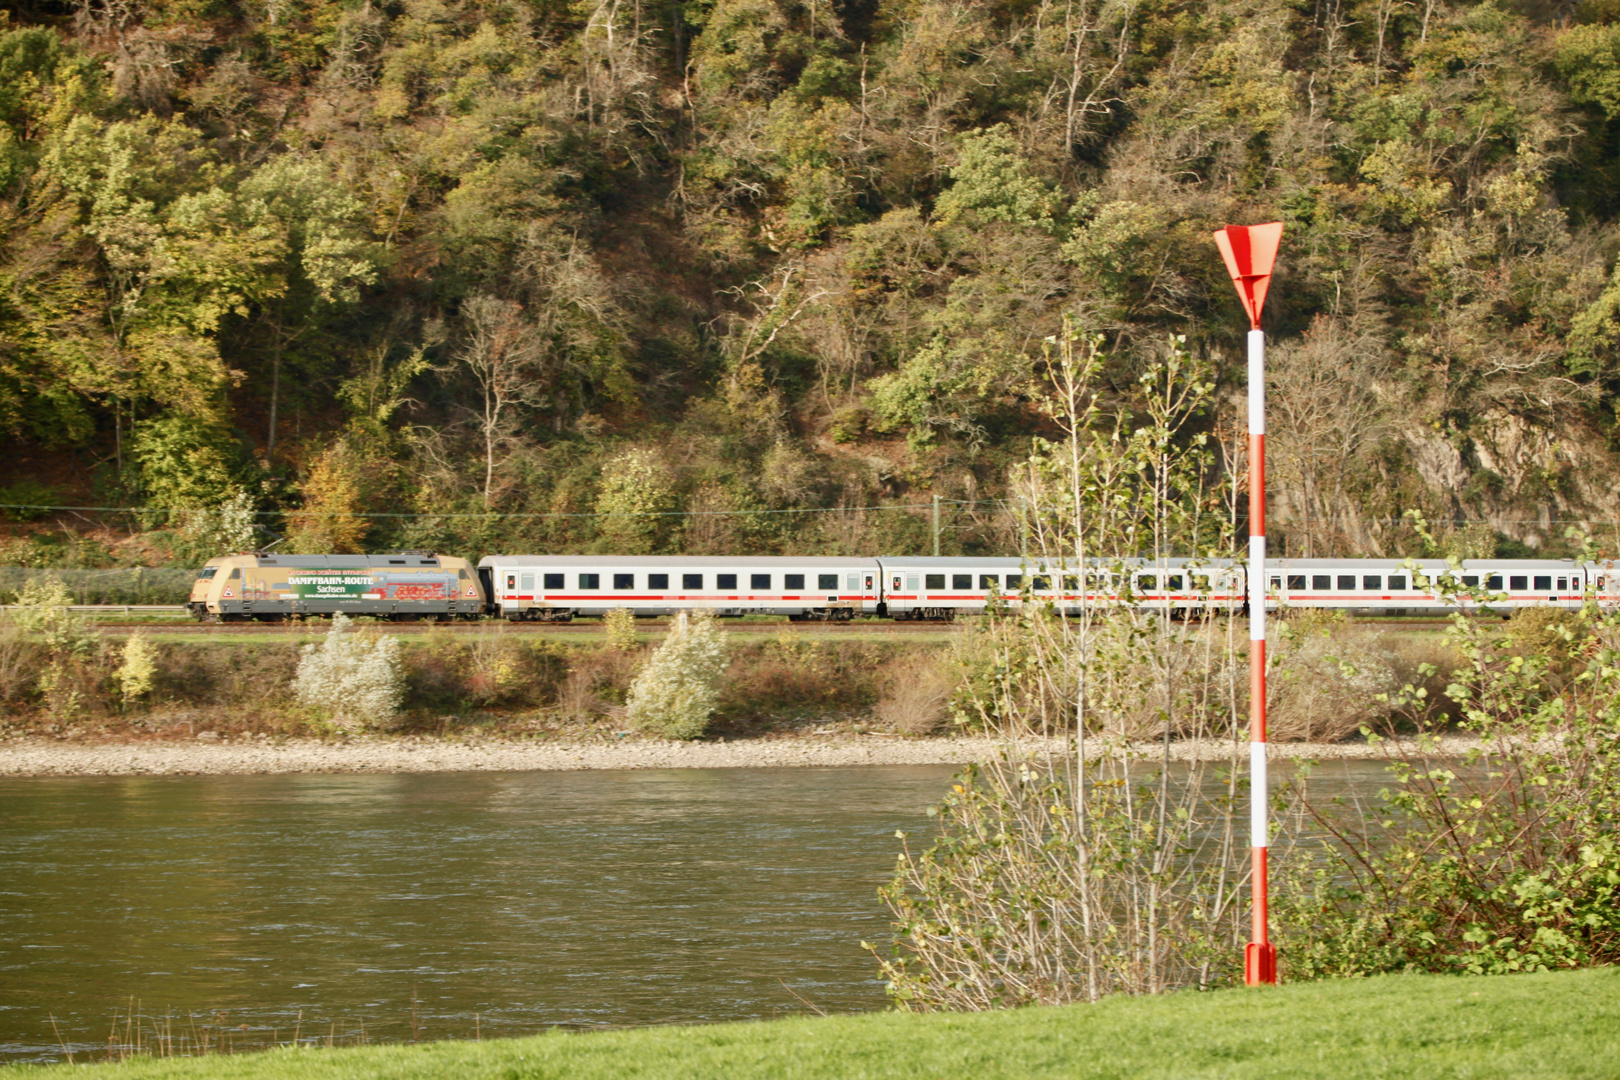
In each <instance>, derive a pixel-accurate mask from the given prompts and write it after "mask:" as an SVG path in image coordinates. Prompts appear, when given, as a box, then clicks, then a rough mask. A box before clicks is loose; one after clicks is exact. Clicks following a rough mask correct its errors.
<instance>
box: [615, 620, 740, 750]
mask: <svg viewBox="0 0 1620 1080" xmlns="http://www.w3.org/2000/svg"><path fill="white" fill-rule="evenodd" d="M725 665H726V641H725V636H724V635H723V634H722V633H721V632H720V628H719V627H718V626H717V625H715V621H714V619H713V618H712V617H711V616H709V615H707V614H703V613H699V614H697V615H687V614H686V613H685V612H682V613H681V614H679V615H677V616H675V619H674V621H673V622H672V623H671V624H670V628H669V634H668V635H667V636H666V637H665V638H664V641H663V643H662V644H661V645H659V646H658V649H657V650H656V651H655V652H654V653H653V654H652V656H651V657H649V658H648V660H647V663H646V664H645V665H644V666H643V667H642V669H641V671H640V673H639V674H637V675H636V678H635V681H634V682H633V683H631V685H630V698H629V701H628V702H626V709H625V717H626V719H627V720H628V721H629V722H630V724H631V726H632V727H635V728H636V729H637V730H640V731H649V732H652V733H654V734H658V735H663V736H666V737H668V738H671V739H695V738H697V737H698V736H700V735H702V734H703V733H704V731H706V730H707V729H708V726H709V718H710V717H711V716H713V715H714V709H715V705H716V704H717V703H718V701H719V698H720V680H721V676H722V675H723V674H724V672H725Z"/></svg>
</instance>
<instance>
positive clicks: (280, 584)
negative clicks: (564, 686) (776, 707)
mask: <svg viewBox="0 0 1620 1080" xmlns="http://www.w3.org/2000/svg"><path fill="white" fill-rule="evenodd" d="M1266 577H1267V580H1266V588H1265V592H1266V607H1267V609H1268V610H1282V609H1287V608H1333V609H1339V610H1344V611H1349V612H1355V613H1358V614H1386V615H1436V614H1445V613H1449V612H1455V611H1459V610H1462V611H1480V612H1487V611H1488V612H1495V613H1507V612H1510V611H1511V610H1513V609H1514V608H1520V607H1531V606H1546V605H1552V606H1557V607H1564V608H1578V607H1579V606H1580V605H1581V604H1583V603H1585V602H1586V600H1587V599H1588V598H1593V599H1596V600H1598V601H1600V602H1602V603H1604V604H1605V605H1613V604H1615V603H1616V602H1617V601H1620V579H1617V578H1616V575H1615V574H1614V572H1613V568H1612V567H1610V566H1608V565H1600V564H1596V563H1577V562H1573V561H1570V560H1557V559H1480V560H1470V561H1467V562H1463V563H1461V564H1459V565H1458V566H1456V567H1453V566H1451V565H1449V564H1447V563H1445V562H1443V561H1441V560H1437V559H1425V560H1416V561H1411V560H1408V561H1401V560H1394V559H1278V560H1275V561H1271V562H1268V563H1267V565H1266ZM1248 594H1249V582H1248V577H1247V572H1246V570H1245V568H1244V567H1243V565H1242V564H1240V563H1237V562H1234V561H1231V560H1210V561H1205V562H1196V561H1193V560H1188V559H1159V560H1146V559H1125V560H1119V561H1116V562H1110V563H1098V564H1095V565H1091V566H1089V567H1088V568H1087V569H1085V570H1083V571H1082V570H1079V569H1077V568H1075V567H1073V566H1066V565H1063V564H1062V563H1060V562H1057V561H1053V560H1045V559H1024V558H970V557H965V556H963V557H934V558H925V557H890V556H880V557H865V556H850V557H847V558H825V557H822V558H817V557H805V558H799V557H794V556H735V557H733V556H675V555H671V556H659V555H640V556H611V555H488V556H485V557H484V558H483V559H482V560H481V561H480V562H479V563H478V566H477V569H476V572H475V571H474V569H473V567H472V566H471V565H470V564H469V563H468V562H467V561H466V560H465V559H458V558H454V557H451V556H439V555H435V554H433V553H432V552H418V551H407V552H393V553H389V554H380V555H274V554H250V555H232V556H228V557H223V558H218V559H213V560H210V561H209V563H208V565H207V566H206V567H204V568H203V571H202V573H201V575H200V576H199V577H198V579H197V582H196V585H195V586H194V587H193V589H192V595H191V602H190V604H189V605H188V606H189V607H190V608H191V610H192V612H193V613H194V614H195V615H196V616H197V617H198V618H207V619H220V620H227V621H235V620H242V619H257V620H276V619H284V618H288V617H295V618H301V617H306V616H323V615H331V614H333V613H335V612H338V611H343V612H346V613H348V614H351V615H370V616H375V617H379V618H390V619H418V618H436V619H450V618H479V617H481V616H485V615H492V616H496V617H499V618H504V619H508V620H511V621H520V620H537V621H547V622H566V621H568V620H570V619H573V618H574V617H575V616H582V615H583V616H591V615H602V614H604V613H606V612H608V611H612V610H615V609H625V610H628V611H631V612H632V613H634V614H635V615H637V616H641V617H652V616H659V615H671V614H674V613H676V612H680V611H697V610H703V611H709V612H711V613H713V614H715V615H718V616H720V617H722V618H725V617H737V616H742V615H774V616H778V617H786V618H788V619H791V620H795V621H803V620H821V621H828V622H844V621H848V620H850V619H855V618H872V617H878V618H890V619H896V620H932V621H947V620H950V619H953V618H955V617H956V616H958V615H976V614H982V613H983V612H985V611H986V610H987V609H988V608H990V607H991V606H992V605H996V604H1002V605H1006V606H1009V607H1016V606H1018V605H1020V604H1023V603H1039V604H1045V605H1050V606H1052V607H1053V608H1055V609H1057V610H1059V611H1062V612H1064V613H1065V614H1070V615H1072V614H1075V613H1077V612H1078V611H1080V610H1081V609H1083V608H1086V607H1098V606H1103V607H1108V606H1124V605H1129V606H1134V607H1138V608H1144V609H1149V610H1163V611H1168V612H1170V613H1172V614H1176V615H1201V614H1213V613H1217V612H1224V613H1228V614H1236V613H1241V612H1243V611H1245V610H1246V609H1247V607H1248Z"/></svg>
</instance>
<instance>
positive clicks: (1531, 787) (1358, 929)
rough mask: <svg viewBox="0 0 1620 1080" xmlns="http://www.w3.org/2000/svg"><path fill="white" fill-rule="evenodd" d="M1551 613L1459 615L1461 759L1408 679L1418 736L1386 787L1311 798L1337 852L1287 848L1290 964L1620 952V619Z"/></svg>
mask: <svg viewBox="0 0 1620 1080" xmlns="http://www.w3.org/2000/svg"><path fill="white" fill-rule="evenodd" d="M1526 614H1531V613H1529V612H1527V613H1526ZM1538 614H1540V615H1541V616H1542V617H1541V618H1539V619H1526V620H1519V622H1520V623H1521V625H1520V626H1518V627H1517V628H1516V629H1517V631H1518V632H1517V633H1512V632H1507V633H1500V632H1496V631H1493V630H1491V629H1489V628H1487V627H1486V626H1483V625H1481V624H1476V623H1472V622H1470V621H1468V620H1466V619H1459V620H1458V621H1457V623H1456V625H1455V626H1454V627H1453V628H1452V636H1453V638H1454V639H1455V640H1456V642H1457V644H1458V647H1459V651H1460V652H1461V653H1462V655H1463V657H1464V663H1463V665H1462V666H1461V667H1460V668H1458V669H1457V671H1456V672H1455V673H1454V675H1453V677H1452V682H1451V684H1450V686H1448V688H1447V690H1446V695H1447V697H1448V698H1449V699H1450V700H1451V701H1453V702H1455V703H1456V705H1457V706H1458V710H1459V712H1460V720H1459V723H1460V725H1461V727H1462V728H1463V729H1464V730H1465V731H1466V732H1468V733H1469V734H1471V735H1474V736H1476V737H1477V738H1478V740H1479V745H1478V746H1477V747H1476V748H1475V749H1473V750H1471V751H1470V752H1469V753H1468V755H1467V756H1466V757H1465V758H1464V759H1462V760H1461V761H1458V760H1456V759H1451V760H1446V759H1444V758H1442V757H1441V756H1440V755H1439V754H1438V753H1437V750H1438V743H1437V742H1436V738H1435V737H1436V735H1437V734H1438V733H1439V731H1440V730H1441V725H1439V724H1437V723H1435V722H1434V721H1433V720H1432V719H1431V718H1430V717H1429V716H1428V712H1429V709H1428V708H1427V706H1428V705H1429V703H1428V702H1427V701H1425V700H1424V696H1423V695H1419V694H1417V693H1416V692H1415V691H1411V690H1409V691H1408V693H1407V695H1406V700H1405V703H1406V704H1407V706H1408V707H1409V708H1410V710H1411V716H1410V718H1409V719H1410V722H1411V723H1413V724H1415V725H1416V726H1417V727H1418V729H1419V733H1418V739H1419V746H1418V749H1417V752H1416V753H1411V752H1409V751H1408V752H1405V753H1397V754H1392V759H1393V761H1392V764H1391V767H1390V782H1389V786H1388V787H1386V788H1384V789H1383V790H1381V791H1380V792H1379V793H1378V795H1377V796H1376V798H1374V799H1371V800H1368V801H1367V803H1366V804H1363V805H1348V804H1345V803H1342V802H1341V803H1329V802H1326V801H1321V800H1316V801H1314V802H1313V801H1312V800H1310V799H1309V798H1308V797H1307V800H1306V803H1307V806H1308V807H1309V809H1310V811H1311V817H1312V818H1314V821H1315V823H1316V824H1317V825H1318V826H1319V828H1320V830H1321V831H1322V833H1323V839H1324V840H1325V845H1324V846H1325V857H1324V853H1323V852H1319V851H1316V850H1315V847H1316V846H1315V845H1302V846H1301V847H1300V848H1296V849H1295V851H1294V852H1292V853H1290V854H1289V855H1288V856H1286V857H1285V858H1283V859H1282V866H1283V867H1284V868H1285V875H1284V879H1283V889H1282V890H1281V895H1280V898H1279V899H1280V901H1281V902H1280V903H1279V905H1278V906H1277V915H1278V920H1279V923H1280V924H1281V934H1280V937H1281V943H1280V945H1279V949H1280V955H1281V956H1282V958H1283V961H1282V962H1283V965H1284V967H1285V968H1286V970H1287V973H1288V974H1289V975H1290V976H1291V977H1293V978H1310V977H1320V976H1324V975H1329V976H1334V975H1367V974H1376V973H1381V972H1396V971H1435V972H1471V973H1475V974H1501V973H1505V972H1515V971H1541V970H1548V969H1556V968H1566V967H1589V966H1596V965H1606V964H1613V963H1614V962H1615V960H1616V959H1617V958H1620V842H1617V839H1616V824H1617V822H1620V784H1617V780H1620V741H1617V738H1616V736H1617V734H1620V709H1617V707H1616V701H1617V700H1620V698H1617V696H1616V690H1617V683H1620V665H1617V661H1620V653H1617V651H1616V647H1617V645H1620V621H1617V620H1616V619H1615V617H1614V616H1613V615H1612V614H1599V613H1597V612H1595V611H1587V612H1584V613H1582V615H1581V617H1579V618H1575V617H1572V616H1570V615H1569V614H1568V613H1565V612H1554V611H1551V610H1550V609H1540V610H1539V612H1538ZM1559 616H1562V617H1559ZM1312 854H1315V855H1316V856H1317V857H1315V858H1314V859H1313V858H1312V857H1311V856H1312Z"/></svg>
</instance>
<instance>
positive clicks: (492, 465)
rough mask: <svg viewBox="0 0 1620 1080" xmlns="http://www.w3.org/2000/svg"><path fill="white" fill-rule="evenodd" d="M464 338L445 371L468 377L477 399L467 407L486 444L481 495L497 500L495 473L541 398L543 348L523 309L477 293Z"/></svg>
mask: <svg viewBox="0 0 1620 1080" xmlns="http://www.w3.org/2000/svg"><path fill="white" fill-rule="evenodd" d="M462 317H463V324H464V329H463V336H462V342H461V345H460V346H459V347H458V348H457V349H456V351H455V358H456V364H455V365H454V366H453V367H452V368H451V369H450V371H449V372H447V374H451V375H455V374H461V375H465V376H466V377H468V378H469V379H470V380H471V382H472V386H473V391H474V400H473V403H472V404H471V405H470V406H463V407H462V409H463V412H464V413H465V415H466V416H467V417H468V419H469V420H470V422H471V424H472V427H473V429H474V431H475V432H476V434H477V438H478V441H479V443H480V445H481V447H482V458H483V472H484V477H483V498H484V508H485V509H486V510H487V509H489V508H490V506H491V505H493V503H494V499H495V495H496V490H495V474H496V471H497V470H498V469H499V468H500V466H501V465H503V464H505V462H506V460H507V457H508V456H509V453H510V451H511V449H512V447H513V446H514V445H516V444H517V443H518V442H520V441H521V438H520V436H519V433H518V432H519V423H520V421H521V420H522V418H523V413H524V411H525V410H527V409H531V408H533V407H534V406H536V405H538V404H539V403H540V402H541V400H542V394H541V391H540V387H539V385H538V384H537V382H536V380H535V376H536V373H537V369H538V367H539V364H540V361H541V359H542V358H543V356H544V355H545V346H544V343H543V342H542V340H541V338H540V335H539V334H538V333H536V332H535V329H534V327H533V325H532V324H530V323H529V321H528V320H527V319H525V318H524V316H523V309H522V308H521V307H519V306H518V305H517V304H515V303H513V302H512V301H510V300H501V299H498V298H496V297H493V296H485V295H479V296H474V297H472V298H471V299H470V300H468V301H467V302H466V304H464V305H463V308H462Z"/></svg>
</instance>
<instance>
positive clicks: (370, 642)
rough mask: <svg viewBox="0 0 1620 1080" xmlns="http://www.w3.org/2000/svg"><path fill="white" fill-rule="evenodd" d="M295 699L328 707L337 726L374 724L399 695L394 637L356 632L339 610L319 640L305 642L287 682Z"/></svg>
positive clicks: (401, 681) (401, 677) (400, 670)
mask: <svg viewBox="0 0 1620 1080" xmlns="http://www.w3.org/2000/svg"><path fill="white" fill-rule="evenodd" d="M293 692H294V696H295V697H296V698H297V699H298V702H299V704H301V705H306V706H309V707H311V708H315V709H319V710H322V711H324V712H326V713H328V714H329V715H330V716H331V717H332V719H333V721H334V722H335V723H337V724H338V725H339V727H340V728H341V727H343V726H345V725H347V724H351V723H356V722H358V723H359V724H361V725H363V726H364V725H376V724H379V723H381V722H383V721H385V720H387V719H388V718H389V717H391V716H393V715H394V714H395V713H397V712H399V708H400V705H401V704H402V703H403V702H404V699H405V671H404V663H403V657H402V656H401V655H400V645H399V639H398V638H397V637H393V636H392V635H387V634H382V635H372V634H366V633H356V632H355V631H354V629H353V626H352V624H351V621H350V619H349V618H348V616H346V615H344V614H343V613H342V612H339V613H338V614H336V615H334V616H332V629H330V630H329V631H327V634H326V640H325V641H323V642H321V643H320V644H319V645H305V646H304V653H303V657H302V658H301V659H300V660H299V662H298V675H297V677H296V678H295V679H294V682H293Z"/></svg>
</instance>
